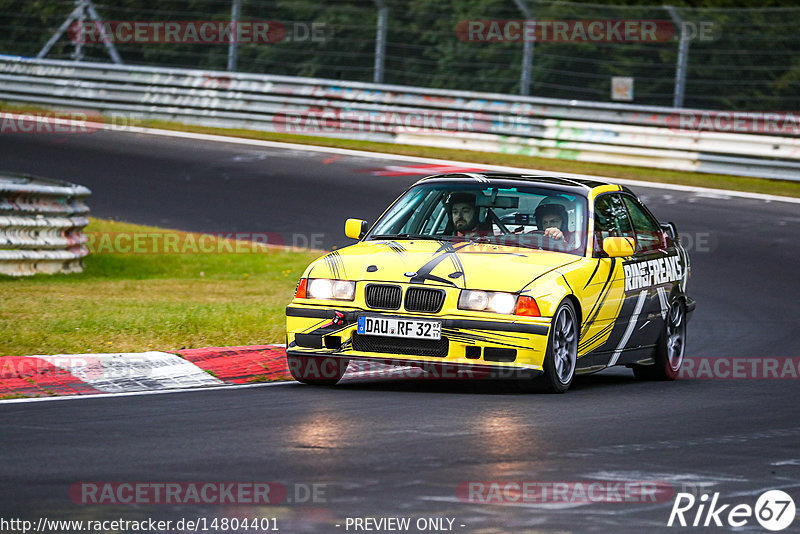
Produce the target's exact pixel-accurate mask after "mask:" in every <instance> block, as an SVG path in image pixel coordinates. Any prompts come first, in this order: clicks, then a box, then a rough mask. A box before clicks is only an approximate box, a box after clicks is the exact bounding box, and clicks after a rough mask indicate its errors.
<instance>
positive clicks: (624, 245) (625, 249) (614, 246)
mask: <svg viewBox="0 0 800 534" xmlns="http://www.w3.org/2000/svg"><path fill="white" fill-rule="evenodd" d="M633 251H634V243H633V238H632V237H607V238H605V239H603V252H605V253H606V254H608V257H609V258H622V257H625V256H633Z"/></svg>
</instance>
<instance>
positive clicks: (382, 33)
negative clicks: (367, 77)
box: [372, 0, 389, 83]
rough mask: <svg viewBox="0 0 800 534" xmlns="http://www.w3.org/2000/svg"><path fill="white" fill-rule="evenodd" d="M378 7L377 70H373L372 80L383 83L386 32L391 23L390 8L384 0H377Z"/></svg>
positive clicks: (376, 36)
mask: <svg viewBox="0 0 800 534" xmlns="http://www.w3.org/2000/svg"><path fill="white" fill-rule="evenodd" d="M375 6H376V7H377V8H378V25H377V29H376V35H375V70H374V71H373V75H372V81H373V82H375V83H383V70H384V64H385V63H386V33H387V27H388V25H389V8H388V7H387V6H386V3H385V2H384V0H375Z"/></svg>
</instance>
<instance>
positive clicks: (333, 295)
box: [308, 278, 356, 300]
mask: <svg viewBox="0 0 800 534" xmlns="http://www.w3.org/2000/svg"><path fill="white" fill-rule="evenodd" d="M355 297H356V283H355V282H350V281H348V280H328V279H327V278H312V279H309V280H308V298H310V299H321V300H353V299H354V298H355Z"/></svg>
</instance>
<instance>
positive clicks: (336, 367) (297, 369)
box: [286, 356, 348, 386]
mask: <svg viewBox="0 0 800 534" xmlns="http://www.w3.org/2000/svg"><path fill="white" fill-rule="evenodd" d="M286 361H287V363H288V364H289V372H290V373H291V374H292V377H294V379H295V380H297V381H298V382H302V383H303V384H309V385H312V386H332V385H334V384H336V383H337V382H339V380H341V378H342V376H344V372H345V371H346V370H347V364H348V360H347V359H346V358H325V357H324V356H286Z"/></svg>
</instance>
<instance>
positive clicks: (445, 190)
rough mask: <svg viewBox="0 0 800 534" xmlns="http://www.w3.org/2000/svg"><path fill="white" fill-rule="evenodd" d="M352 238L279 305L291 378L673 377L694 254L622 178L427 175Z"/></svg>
mask: <svg viewBox="0 0 800 534" xmlns="http://www.w3.org/2000/svg"><path fill="white" fill-rule="evenodd" d="M345 234H346V235H347V236H348V237H350V238H353V239H356V240H358V242H357V243H355V244H353V245H351V246H348V247H346V248H342V249H340V250H335V251H333V252H330V253H328V254H326V255H325V256H323V257H321V258H319V259H318V260H316V261H314V262H313V263H312V264H311V265H309V266H308V268H307V269H306V270H305V272H304V273H303V275H302V278H301V279H300V281H299V282H298V285H297V290H296V294H295V297H294V299H293V300H292V302H291V304H290V305H289V306H288V307H287V308H286V324H287V340H286V343H287V351H286V355H287V359H288V363H289V369H290V371H291V373H292V375H293V376H294V378H295V379H297V380H298V381H300V382H304V383H307V384H319V385H331V384H335V383H336V382H338V381H339V379H341V377H342V375H343V374H344V372H345V369H346V368H347V364H348V362H349V361H351V360H369V361H376V362H381V363H384V364H390V365H402V366H415V367H421V368H422V369H423V370H432V369H451V370H456V371H457V372H458V376H462V377H464V376H466V377H469V376H478V375H480V376H511V377H514V378H515V380H517V381H518V382H521V383H523V384H526V385H531V386H533V387H534V388H535V389H539V390H543V391H548V392H554V393H563V392H565V391H567V389H569V387H570V385H571V384H572V381H573V378H574V376H575V374H577V373H590V372H595V371H599V370H601V369H605V368H607V367H610V366H614V365H624V366H627V367H630V368H632V369H633V372H634V373H635V375H636V376H637V377H639V378H642V379H653V380H671V379H675V378H676V377H677V376H678V372H679V371H680V367H681V363H682V361H683V357H684V352H685V346H686V322H687V319H688V317H689V316H690V314H691V312H692V311H693V310H694V306H695V303H694V301H693V300H692V299H691V298H689V297H688V296H687V295H686V284H687V280H688V278H689V257H688V255H687V253H686V250H685V249H684V247H683V246H681V244H680V241H679V239H678V234H677V230H676V229H675V226H674V224H672V223H666V224H661V223H659V222H658V220H657V219H656V218H655V217H654V216H653V215H652V213H650V211H649V210H648V209H647V208H646V207H645V206H644V205H643V204H642V202H641V201H640V200H639V199H638V198H637V197H636V196H635V195H634V194H633V193H632V192H631V191H630V190H629V189H627V188H626V187H622V186H619V185H615V184H609V183H603V182H599V181H594V180H584V179H575V178H555V177H547V176H531V175H524V174H504V173H503V174H501V173H480V174H477V173H457V174H444V175H436V176H430V177H427V178H423V179H422V180H419V181H418V182H416V183H415V184H414V185H413V186H411V187H410V188H409V189H408V190H407V191H405V193H403V194H402V195H401V196H400V197H399V198H398V199H397V200H396V201H395V202H394V203H393V204H392V205H391V206H389V208H388V209H387V210H386V211H385V212H384V213H383V215H382V216H381V217H380V218H379V219H378V220H377V222H375V223H374V224H373V225H372V226H371V227H369V225H368V224H367V222H366V221H362V220H359V219H348V220H347V221H346V223H345Z"/></svg>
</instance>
